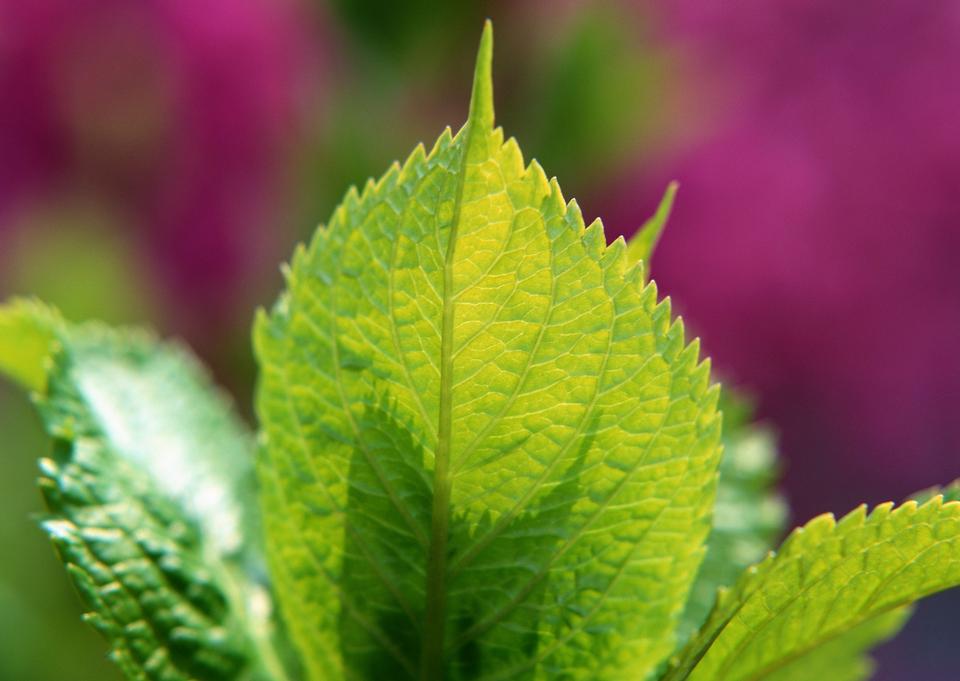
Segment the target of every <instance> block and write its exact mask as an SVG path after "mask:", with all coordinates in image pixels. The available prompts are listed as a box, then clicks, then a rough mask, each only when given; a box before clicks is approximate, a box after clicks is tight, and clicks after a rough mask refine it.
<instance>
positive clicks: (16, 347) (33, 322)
mask: <svg viewBox="0 0 960 681" xmlns="http://www.w3.org/2000/svg"><path fill="white" fill-rule="evenodd" d="M58 323H59V319H57V315H56V312H54V311H52V310H50V309H48V308H45V307H44V306H42V305H40V304H39V303H37V302H34V301H30V300H22V299H18V300H14V301H13V302H11V303H9V304H8V305H4V306H2V307H0V373H4V374H6V375H8V376H9V377H10V378H12V379H14V380H15V381H17V382H18V383H20V384H21V385H22V386H23V387H24V388H27V389H28V390H38V391H42V390H44V389H45V388H46V385H47V369H48V366H47V363H48V359H49V357H50V354H51V353H52V352H53V349H54V346H55V343H56V339H55V338H54V334H53V331H52V329H53V327H54V326H55V325H56V324H58Z"/></svg>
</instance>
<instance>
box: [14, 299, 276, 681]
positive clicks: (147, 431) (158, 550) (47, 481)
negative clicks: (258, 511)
mask: <svg viewBox="0 0 960 681" xmlns="http://www.w3.org/2000/svg"><path fill="white" fill-rule="evenodd" d="M0 328H3V329H5V330H6V331H8V332H9V333H10V334H11V335H7V336H4V343H2V344H0V351H2V354H0V370H2V371H3V372H5V373H7V374H9V375H11V376H13V377H14V378H16V379H17V380H19V381H20V382H22V383H23V384H24V385H26V386H27V387H29V388H31V389H33V390H34V393H33V396H34V401H35V403H36V405H37V407H38V409H39V410H40V412H41V415H42V416H43V419H44V423H45V426H46V429H47V431H48V432H49V434H50V436H51V437H52V438H53V441H54V448H53V455H52V456H51V457H50V458H46V459H43V460H42V461H41V477H40V488H41V490H42V492H43V494H44V497H45V499H46V501H47V505H48V507H49V509H50V516H49V517H48V518H47V519H46V521H45V522H44V528H45V529H46V530H47V532H48V533H49V535H50V537H51V539H52V540H53V542H54V545H55V546H56V547H57V550H58V552H59V554H60V556H61V557H62V559H63V560H64V562H65V563H66V565H67V570H68V572H69V574H70V576H71V579H72V580H73V583H74V585H75V586H76V587H77V589H78V591H79V592H80V594H81V596H82V597H83V600H84V602H85V604H86V606H87V607H88V608H89V609H90V612H89V614H88V615H87V619H88V621H89V622H90V623H91V624H93V625H94V626H95V627H96V628H97V629H98V630H100V631H101V632H102V633H103V634H104V636H105V637H106V638H107V640H108V641H109V643H110V647H111V657H112V658H113V659H114V660H115V661H116V662H117V664H118V665H119V666H120V667H121V669H122V670H123V672H124V674H125V675H126V676H127V678H129V679H134V680H137V681H141V680H142V681H153V680H163V681H221V680H227V679H231V680H233V679H236V680H239V679H253V678H256V679H260V680H266V679H274V681H279V680H280V679H281V678H282V676H281V675H279V674H276V675H275V674H274V673H273V671H267V670H266V669H265V668H260V667H259V664H260V662H263V663H264V664H266V665H268V666H269V665H274V666H275V667H276V660H275V658H273V657H272V656H271V654H270V649H269V645H268V643H267V637H268V636H269V635H270V632H269V630H268V621H267V615H268V611H269V600H268V597H267V595H266V592H265V590H264V588H263V587H262V586H260V585H259V584H257V581H256V579H254V578H251V577H250V576H249V574H248V573H249V572H251V571H252V572H253V573H254V574H255V573H256V572H257V571H258V569H259V568H258V563H259V559H258V558H257V557H256V556H255V554H256V553H257V550H256V549H257V546H258V542H257V540H256V537H255V534H253V533H252V532H251V528H250V526H251V525H252V524H253V522H252V521H251V520H250V519H249V510H248V509H249V504H245V503H244V502H245V501H246V499H245V496H252V489H251V490H245V487H246V486H248V485H249V484H250V483H251V482H252V480H251V479H250V473H251V462H252V459H251V455H250V454H251V452H250V450H251V447H250V444H251V442H250V441H251V438H250V436H249V434H248V432H247V431H246V429H245V428H244V427H243V425H242V424H241V423H240V421H239V420H238V419H237V418H236V417H235V416H234V415H233V414H232V412H231V409H230V407H229V404H228V403H227V402H226V400H225V399H224V398H223V397H222V396H221V395H220V394H219V393H217V392H216V391H215V389H214V388H213V387H212V386H211V385H210V384H209V381H208V379H207V377H206V376H205V375H204V373H203V372H202V370H201V369H200V367H199V365H198V364H197V363H196V362H195V360H194V359H193V358H192V357H191V356H190V355H189V354H188V353H187V351H186V350H185V349H182V348H180V347H177V346H172V345H164V344H161V343H158V342H157V341H155V340H154V339H153V338H151V337H150V336H149V335H148V334H145V333H142V332H138V331H117V330H112V329H109V328H107V327H105V326H102V325H96V324H86V325H73V324H68V323H66V322H65V321H64V320H63V319H61V318H60V316H59V315H58V314H57V313H56V312H55V311H53V310H51V309H49V308H46V307H44V306H42V305H40V304H37V303H33V302H29V301H14V302H12V303H9V304H7V305H4V306H0ZM20 340H23V341H24V342H22V343H21V342H18V341H20ZM11 348H14V349H16V350H17V351H16V352H9V353H8V352H6V350H7V349H11ZM245 492H249V493H250V494H246V495H245ZM245 506H246V508H245ZM258 603H260V604H265V607H266V610H264V609H263V608H262V607H261V608H259V609H258V608H257V604H258ZM256 647H259V651H258V652H260V653H261V660H255V659H253V656H254V648H256ZM276 669H277V670H278V669H279V667H276Z"/></svg>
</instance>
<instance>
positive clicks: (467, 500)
mask: <svg viewBox="0 0 960 681" xmlns="http://www.w3.org/2000/svg"><path fill="white" fill-rule="evenodd" d="M491 44H492V36H491V35H490V32H489V28H487V29H486V30H485V33H484V37H483V39H482V40H481V48H480V55H479V57H478V65H477V70H476V72H477V79H476V81H475V83H474V89H473V92H474V97H473V99H472V101H473V104H472V105H471V114H470V118H469V119H468V123H467V125H466V126H465V127H464V128H463V129H462V130H461V131H460V132H459V133H458V134H457V135H456V136H452V135H451V134H450V133H449V131H447V132H444V134H443V135H441V137H440V139H439V140H438V142H437V144H436V145H435V146H434V148H433V150H432V151H431V152H430V153H429V154H427V153H426V152H425V151H424V150H423V149H422V148H420V147H418V148H417V149H416V150H415V151H414V152H413V154H412V155H411V156H410V158H409V159H408V160H407V162H405V163H404V165H403V166H402V167H400V166H394V167H393V168H391V169H390V170H389V171H388V172H387V173H386V174H385V175H384V176H383V177H382V178H381V179H380V180H378V181H377V182H375V183H374V182H371V183H368V184H367V186H366V187H365V188H364V190H363V192H362V193H360V192H356V191H355V190H351V191H350V192H348V194H347V196H346V197H345V199H344V202H343V203H342V204H341V205H340V206H339V207H338V208H337V209H336V210H335V211H334V214H333V217H332V219H331V220H330V223H329V224H328V225H327V226H326V227H322V228H321V229H320V230H318V232H317V233H316V235H315V236H314V239H313V241H312V242H311V244H310V246H309V247H307V248H299V249H297V251H296V252H295V254H294V257H293V260H292V263H291V266H290V267H289V268H288V270H287V271H286V276H287V289H286V291H285V292H284V293H283V294H282V295H281V297H280V299H279V300H278V302H277V303H276V305H275V306H274V307H273V309H272V310H271V312H270V313H269V314H267V313H263V314H260V315H259V316H258V321H257V324H256V329H255V333H254V335H255V346H256V350H257V356H258V359H259V362H260V366H261V371H262V373H261V381H260V385H259V388H258V395H257V410H258V414H259V416H260V419H261V423H262V426H263V430H262V435H261V436H262V440H263V443H264V446H263V448H262V455H261V456H262V458H261V463H260V466H259V470H260V471H261V475H262V478H263V479H264V488H265V490H267V493H266V494H265V497H264V508H265V515H266V516H267V537H268V543H269V546H270V549H269V551H268V553H269V554H271V566H272V567H271V569H272V571H275V572H276V573H277V574H278V575H279V577H278V580H279V581H280V582H281V583H282V585H283V586H282V588H281V589H280V593H281V600H282V603H283V605H284V609H285V611H286V612H287V616H288V619H289V621H290V626H291V628H292V629H293V630H294V633H295V638H296V639H297V640H298V641H299V643H300V646H301V650H302V651H303V652H304V654H305V657H306V658H307V665H308V667H310V674H311V678H316V679H320V678H348V677H349V676H350V675H351V674H357V675H359V676H362V675H363V674H364V673H367V672H369V673H373V671H382V670H384V669H392V670H394V673H395V674H398V675H405V677H407V678H415V677H417V676H420V677H421V678H434V677H436V676H437V675H438V673H439V672H438V670H440V669H442V670H444V673H445V674H446V675H447V676H448V677H449V678H451V679H456V678H489V679H492V678H533V677H535V676H542V675H546V676H550V675H552V674H555V673H558V671H557V670H558V669H560V668H563V669H565V670H567V672H566V673H569V674H579V675H580V676H589V677H590V678H612V677H615V676H618V675H621V674H623V673H624V669H625V668H629V671H631V672H632V671H639V672H641V673H642V672H643V671H645V670H650V669H652V668H653V666H654V665H655V664H656V663H657V662H658V661H659V660H660V659H661V658H662V657H664V656H665V655H667V654H668V653H669V651H670V650H671V649H672V635H673V633H672V632H673V627H674V624H675V622H676V618H677V617H678V616H679V610H680V608H681V607H682V603H683V601H684V600H685V596H686V593H687V591H688V589H689V586H690V583H691V582H692V580H693V576H694V573H695V572H696V567H697V565H698V563H699V561H700V558H701V556H702V552H703V541H704V538H705V536H706V534H707V529H708V527H707V519H708V515H709V511H710V506H711V502H712V494H713V488H714V483H715V471H716V465H717V461H718V457H719V449H718V438H719V421H718V418H717V413H716V401H717V390H716V389H715V388H714V387H711V386H710V383H709V365H708V363H706V362H701V361H700V359H699V346H698V344H697V343H696V342H694V343H692V344H690V345H686V344H685V341H684V331H683V326H682V323H680V322H679V320H678V321H673V320H672V318H671V311H670V305H669V302H667V301H664V302H658V300H657V291H656V287H655V286H653V285H652V284H651V285H645V284H644V282H643V280H642V276H641V274H640V272H639V269H638V268H636V267H633V264H632V263H629V262H628V259H627V256H626V248H625V245H624V243H623V241H622V240H618V241H616V242H614V244H612V245H610V246H609V247H607V245H606V243H605V238H604V236H603V230H602V226H601V225H600V224H599V223H595V224H594V225H592V226H591V227H590V228H586V227H585V225H584V223H583V219H582V217H581V215H580V212H579V209H578V208H577V206H576V204H575V203H573V202H571V203H569V204H568V203H567V202H566V201H565V200H564V199H563V196H562V194H561V192H560V190H559V187H558V186H557V184H556V182H555V181H548V180H547V178H546V175H545V174H544V173H543V171H542V169H541V168H540V167H539V165H538V164H536V163H535V162H533V163H531V164H529V165H528V164H526V163H525V162H524V160H523V157H522V155H521V153H520V150H519V148H518V146H517V144H516V142H515V141H513V140H508V141H506V142H504V140H503V135H502V132H501V131H500V130H499V129H493V127H492V126H493V106H492V83H491V82H490V75H489V71H490V67H489V57H490V51H491ZM481 133H482V134H481ZM444 467H447V471H446V472H444V470H443V469H444ZM447 481H449V484H450V489H449V490H448V491H447V490H444V489H443V487H444V485H445V483H446V482H447ZM557 490H562V492H557ZM447 493H449V502H447V501H446V500H444V495H445V494H447ZM360 498H362V499H364V500H365V501H364V503H363V506H365V507H367V508H371V509H373V508H375V509H378V511H377V512H376V513H367V514H366V517H362V516H363V514H358V513H357V509H356V508H355V507H356V506H358V505H360V504H359V503H357V502H356V499H360ZM571 519H572V521H571ZM438 528H439V529H438ZM444 528H445V529H444ZM445 534H446V535H447V536H448V537H449V539H448V541H447V542H444V541H443V540H442V537H443V536H444V535H445ZM421 536H428V537H430V541H429V542H427V543H426V544H424V542H423V541H422V540H421V539H419V537H421ZM438 538H439V539H438ZM524 538H525V539H527V540H529V541H524V540H523V539H524ZM534 544H535V545H536V546H540V547H546V548H545V549H544V550H543V551H537V552H534V551H529V550H525V547H526V549H529V547H530V546H532V545H534ZM364 547H379V548H378V549H377V550H376V551H374V550H365V549H364ZM668 547H669V548H668ZM431 556H432V558H431ZM372 559H375V560H372ZM444 562H446V568H445V569H444V566H443V565H442V563H444ZM428 574H429V575H431V576H430V577H428ZM438 576H442V578H443V579H445V580H446V581H447V584H448V587H447V588H440V589H438V588H437V584H438V583H441V582H440V580H439V579H438ZM640 584H643V585H644V587H649V590H650V593H651V598H650V600H649V601H647V602H643V603H640V604H636V603H635V602H632V599H631V598H630V596H631V594H633V593H635V592H636V590H637V588H638V586H639V585H640ZM361 593H362V594H363V596H364V601H365V602H366V607H365V608H364V609H363V610H362V611H360V612H358V608H361V607H363V605H362V603H361V601H360V599H359V598H357V596H358V594H361ZM397 594H402V595H403V596H404V598H405V602H403V603H401V602H400V599H399V598H398V597H397ZM628 600H629V601H631V602H630V603H629V604H628ZM411 613H412V617H411V616H410V614H411ZM427 613H433V614H431V615H427ZM443 613H445V615H444V614H443ZM410 620H412V621H410ZM402 622H403V623H406V624H401V623H402ZM440 623H442V627H443V631H442V632H441V631H440ZM505 632H512V633H505ZM441 639H443V640H445V641H446V643H445V644H444V645H443V646H442V647H443V656H442V659H438V658H440V654H439V653H438V650H439V649H440V646H438V645H437V643H436V642H437V641H439V640H441ZM508 639H510V640H508ZM411 650H413V651H417V650H420V651H422V652H421V653H420V659H416V658H415V657H412V656H411V655H410V654H409V651H411ZM357 670H359V671H357Z"/></svg>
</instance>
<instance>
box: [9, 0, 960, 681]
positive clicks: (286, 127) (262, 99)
mask: <svg viewBox="0 0 960 681" xmlns="http://www.w3.org/2000/svg"><path fill="white" fill-rule="evenodd" d="M486 16H490V17H492V18H493V19H494V22H495V26H496V33H497V50H496V57H495V66H494V71H495V78H496V85H497V107H498V108H497V113H498V120H499V122H500V124H502V125H503V126H504V127H505V129H506V131H507V132H508V134H513V135H515V136H516V137H517V138H518V139H519V140H520V143H521V146H522V148H523V149H524V150H525V152H526V154H527V155H528V156H530V157H536V158H538V159H540V161H541V162H542V163H543V165H544V167H545V168H546V169H547V171H548V172H549V173H551V174H555V175H557V176H558V178H559V179H560V181H561V184H562V186H563V187H564V190H565V192H566V194H567V196H569V197H572V196H576V197H577V198H578V200H579V202H580V204H581V206H582V207H583V209H584V212H585V213H586V214H587V215H588V216H589V217H594V216H600V217H602V218H603V220H604V222H605V224H606V226H607V233H608V236H609V238H611V239H612V238H613V237H615V236H616V235H618V234H625V235H629V234H630V233H631V232H632V230H634V229H635V228H636V227H637V226H638V225H639V224H640V223H641V222H642V221H643V219H644V218H645V217H646V216H647V215H648V214H649V213H650V212H651V211H652V210H653V208H654V206H655V204H656V202H657V200H658V198H659V195H660V193H661V192H662V190H663V188H664V186H665V185H666V183H667V182H668V181H669V180H671V179H677V180H679V182H680V185H681V188H680V193H679V197H678V202H677V205H676V208H675V211H674V215H673V218H672V220H671V223H670V225H669V227H668V229H667V232H666V235H665V236H664V238H663V241H662V243H661V245H660V247H659V248H658V250H657V253H656V255H655V258H654V262H653V275H654V278H655V279H656V280H657V281H658V283H659V285H660V289H661V291H662V292H663V293H665V294H669V295H670V296H671V297H672V299H673V300H674V304H675V306H676V308H677V309H678V310H679V311H681V312H682V313H683V315H684V317H685V318H686V320H687V323H688V325H689V327H690V328H692V329H693V330H694V332H695V333H697V334H698V335H700V336H702V337H703V339H704V345H705V347H706V349H707V352H708V353H709V354H711V355H712V356H713V358H714V361H715V367H716V368H717V370H718V372H719V373H720V375H721V376H722V377H723V378H724V380H725V381H727V382H729V383H732V384H734V385H737V386H740V387H741V388H744V389H746V390H748V391H750V392H751V393H752V394H753V395H754V397H755V398H756V401H757V404H758V409H759V415H760V417H761V418H763V419H764V420H766V421H767V422H769V423H771V424H772V425H773V426H774V427H775V428H776V429H777V430H778V431H779V433H780V439H781V443H782V449H783V454H784V463H783V476H782V479H783V487H784V489H785V492H786V494H787V495H788V497H789V499H790V502H791V507H792V514H793V520H794V522H802V521H805V520H807V519H808V518H810V517H811V516H812V515H814V514H816V513H818V512H821V511H833V512H837V513H843V512H846V511H848V510H850V509H851V508H853V507H854V506H855V505H856V504H858V503H859V502H861V501H867V502H870V503H878V502H882V501H886V500H889V499H892V500H899V499H902V498H903V497H905V496H906V495H908V494H909V493H910V492H912V491H914V490H916V489H919V488H922V487H926V486H929V485H931V484H936V483H946V482H948V481H950V480H951V479H952V478H954V477H957V476H958V475H960V456H958V453H960V447H958V444H960V414H958V410H957V405H958V404H960V358H958V350H957V348H958V347H960V272H958V266H960V85H958V80H957V78H958V74H960V2H957V1H956V0H923V1H922V2H918V1H917V0H874V1H872V2H867V1H866V0H849V1H847V2H836V1H835V0H730V1H728V2H716V1H706V2H705V1H703V0H670V1H669V2H667V1H663V2H653V1H652V0H650V1H641V0H622V1H619V2H618V1H616V0H612V1H609V2H588V1H580V2H576V1H573V0H563V1H562V0H540V1H527V0H514V1H508V0H502V1H500V2H477V3H470V2H449V1H444V0H411V1H410V2H405V3H400V2H392V1H386V0H384V1H380V0H333V1H330V2H323V1H321V0H149V1H143V0H0V296H3V297H5V296H6V295H9V294H12V293H26V294H36V295H39V296H41V297H43V298H44V299H46V300H49V301H51V302H53V303H56V304H57V305H59V306H60V307H61V308H62V309H63V310H64V312H65V313H66V314H67V315H68V316H69V317H71V318H75V319H82V318H87V317H98V318H104V319H107V320H109V321H112V322H133V323H145V324H149V325H151V326H153V327H155V328H157V329H159V330H161V331H162V332H163V333H164V334H166V335H177V336H180V337H183V338H185V339H186V340H187V341H188V342H189V343H190V344H191V345H192V346H193V347H194V348H196V350H197V351H198V352H199V353H201V355H202V356H203V357H204V358H205V359H206V360H207V361H208V362H209V363H210V364H211V366H212V367H214V370H215V373H216V375H217V377H218V379H219V380H220V381H221V382H222V383H223V384H224V385H226V386H227V387H229V389H230V390H232V391H233V392H234V394H235V395H236V397H237V400H238V404H239V405H240V406H241V408H242V409H244V410H246V412H247V413H248V414H249V407H248V405H249V403H250V391H251V386H252V382H253V376H254V368H253V362H252V359H251V356H250V348H249V342H248V327H249V324H250V321H251V316H252V311H253V309H254V307H255V306H256V305H262V304H267V303H269V301H271V300H272V298H273V297H274V296H275V295H276V292H277V291H278V289H279V287H280V285H281V279H280V276H279V272H278V263H279V262H280V261H281V260H282V259H283V258H285V257H286V255H287V254H288V253H289V252H290V251H291V248H292V246H293V244H294V243H296V242H297V241H299V240H302V239H305V238H306V237H307V236H308V235H309V234H310V233H311V232H312V230H313V229H314V227H315V225H316V224H317V223H318V222H321V221H322V220H324V219H325V218H326V216H327V215H329V213H330V212H331V209H332V208H333V206H334V205H335V204H336V202H337V201H338V199H339V197H340V196H341V195H342V194H343V192H344V191H345V189H346V188H347V187H348V186H349V185H350V184H353V183H360V182H362V181H364V180H365V179H366V178H367V177H368V176H370V175H375V174H379V173H380V172H382V171H383V170H384V169H385V168H386V166H387V164H388V163H389V162H390V161H392V160H394V159H397V158H403V157H405V156H406V154H407V153H408V152H409V150H410V149H412V148H413V146H414V144H415V143H416V142H418V141H421V140H423V141H426V142H427V143H428V144H429V143H430V142H432V140H433V139H435V138H436V136H437V134H438V133H439V132H440V130H441V129H442V128H443V126H445V125H448V124H449V125H453V126H454V127H456V126H458V125H459V124H460V123H461V122H462V121H463V120H464V118H465V112H466V104H467V97H468V92H467V91H468V87H469V75H470V70H471V64H472V59H473V56H474V51H475V46H476V42H477V39H478V36H479V32H480V28H481V22H482V19H483V18H484V17H486ZM0 444H2V447H0V450H2V455H0V681H95V680H96V681H100V680H111V679H118V678H119V676H118V674H117V673H116V672H115V671H114V670H113V669H112V668H111V667H110V666H109V665H108V664H107V663H106V662H105V660H104V652H105V648H104V644H103V643H102V642H101V641H100V640H99V638H98V637H97V636H96V635H95V634H93V633H92V632H91V631H89V630H88V629H87V628H85V627H84V626H83V625H82V624H81V623H80V622H79V619H78V613H79V606H78V605H77V603H76V599H75V597H74V596H73V594H72V593H71V591H70V588H69V586H68V584H67V582H66V578H65V576H64V575H63V573H62V569H61V568H60V566H59V565H58V564H57V562H56V560H55V559H54V557H53V552H52V550H51V549H50V547H49V546H48V544H47V541H46V539H45V538H44V537H43V536H42V534H41V532H40V530H39V529H38V527H37V524H36V520H37V518H38V516H39V514H40V513H41V512H42V508H41V505H40V501H39V495H38V493H37V492H36V490H35V488H34V485H33V480H34V477H35V456H34V455H38V454H43V453H44V451H45V447H46V445H45V443H44V438H43V436H42V434H41V430H40V427H39V424H38V422H37V419H36V418H35V417H34V416H33V414H32V412H31V410H30V408H29V405H28V403H27V401H26V400H25V399H24V398H22V397H20V396H18V395H17V394H16V393H15V391H13V390H12V388H11V387H10V386H9V385H6V384H0ZM957 606H960V598H958V597H957V596H955V595H952V594H947V595H944V596H941V597H938V598H936V599H933V600H932V601H930V602H928V603H925V604H924V605H923V606H921V608H920V612H919V614H918V616H917V617H916V618H915V620H914V621H913V622H912V623H911V625H910V626H909V627H908V629H907V631H906V632H905V633H904V634H903V635H902V636H901V637H900V638H899V639H898V640H897V641H896V642H894V643H892V644H888V645H887V646H885V647H884V648H883V649H882V650H881V651H880V652H879V655H878V657H879V659H880V671H879V673H878V676H877V678H878V679H881V680H883V681H894V680H896V681H908V680H911V679H918V678H924V679H927V680H928V681H939V680H943V681H948V680H950V681H955V679H956V678H957V674H956V672H955V671H954V670H956V669H957V667H958V664H960V659H958V658H957V655H956V650H955V648H956V646H955V642H954V639H955V637H956V634H957V627H956V625H955V616H954V612H956V611H957Z"/></svg>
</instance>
